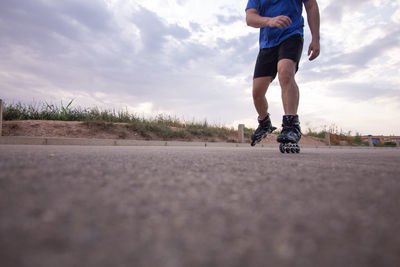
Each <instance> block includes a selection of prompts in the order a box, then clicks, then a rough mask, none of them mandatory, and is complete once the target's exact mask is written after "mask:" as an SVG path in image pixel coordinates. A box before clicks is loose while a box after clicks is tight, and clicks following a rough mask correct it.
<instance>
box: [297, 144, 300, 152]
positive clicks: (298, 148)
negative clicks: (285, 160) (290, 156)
mask: <svg viewBox="0 0 400 267" xmlns="http://www.w3.org/2000/svg"><path fill="white" fill-rule="evenodd" d="M296 153H300V147H299V145H297V146H296Z"/></svg>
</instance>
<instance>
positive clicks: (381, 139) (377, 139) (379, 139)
mask: <svg viewBox="0 0 400 267" xmlns="http://www.w3.org/2000/svg"><path fill="white" fill-rule="evenodd" d="M370 137H371V139H372V143H374V144H376V143H381V144H384V143H387V142H393V143H396V144H397V146H400V136H383V135H364V136H361V140H362V141H363V142H369V138H370Z"/></svg>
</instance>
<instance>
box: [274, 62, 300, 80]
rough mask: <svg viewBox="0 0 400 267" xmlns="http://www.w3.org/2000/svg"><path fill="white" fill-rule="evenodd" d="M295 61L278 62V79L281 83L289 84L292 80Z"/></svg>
mask: <svg viewBox="0 0 400 267" xmlns="http://www.w3.org/2000/svg"><path fill="white" fill-rule="evenodd" d="M295 64H296V63H294V62H293V61H291V60H290V61H289V60H284V61H280V62H279V66H278V79H279V82H280V83H281V84H289V83H292V82H293V81H294V75H295V74H296V65H295Z"/></svg>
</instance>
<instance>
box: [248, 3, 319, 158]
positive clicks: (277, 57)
mask: <svg viewBox="0 0 400 267" xmlns="http://www.w3.org/2000/svg"><path fill="white" fill-rule="evenodd" d="M303 3H304V7H305V9H306V12H307V19H308V24H309V27H310V30H311V35H312V41H311V44H310V46H309V48H308V56H309V60H314V59H315V58H317V57H318V55H319V52H320V45H319V24H320V21H319V9H318V4H317V1H316V0H248V3H247V7H246V22H247V25H248V26H251V27H254V28H260V40H259V41H260V51H259V54H258V57H257V62H256V66H255V70H254V78H253V100H254V106H255V108H256V110H257V113H258V122H259V126H258V128H257V129H256V131H255V132H254V133H253V134H252V136H251V139H252V144H251V145H252V146H254V145H255V144H256V143H257V142H260V141H261V140H262V139H263V138H265V137H266V136H267V134H268V133H271V132H272V131H274V130H275V129H276V128H275V127H273V126H272V125H271V120H270V118H269V114H268V102H267V99H266V98H265V95H266V92H267V89H268V86H269V85H270V84H271V82H272V81H273V80H274V79H275V77H276V75H278V79H279V84H280V86H281V90H282V103H283V109H284V112H285V115H284V116H283V120H282V132H281V134H280V135H279V136H278V138H277V141H278V142H280V143H283V144H286V143H293V144H296V145H297V142H298V141H299V140H300V138H301V132H300V122H299V117H298V115H297V109H298V105H299V88H298V86H297V84H296V81H295V74H296V72H297V70H298V68H299V61H300V57H301V53H302V49H303V35H304V31H303V28H304V19H303V17H302V10H303V6H302V5H303ZM297 148H298V146H297ZM281 151H282V150H281ZM297 152H298V151H297Z"/></svg>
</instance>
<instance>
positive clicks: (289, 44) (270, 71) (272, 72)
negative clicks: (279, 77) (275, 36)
mask: <svg viewBox="0 0 400 267" xmlns="http://www.w3.org/2000/svg"><path fill="white" fill-rule="evenodd" d="M303 42H304V40H303V36H301V35H300V34H295V35H292V36H290V37H289V38H287V39H286V40H284V41H283V42H282V43H281V44H280V45H278V46H274V47H270V48H263V49H261V50H260V52H259V53H258V57H257V62H256V67H255V69H254V79H255V78H259V77H272V79H275V77H276V74H277V73H278V62H279V60H281V59H284V58H285V59H291V60H293V61H294V62H296V63H297V65H296V72H297V70H298V69H299V62H300V58H301V53H302V51H303Z"/></svg>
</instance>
